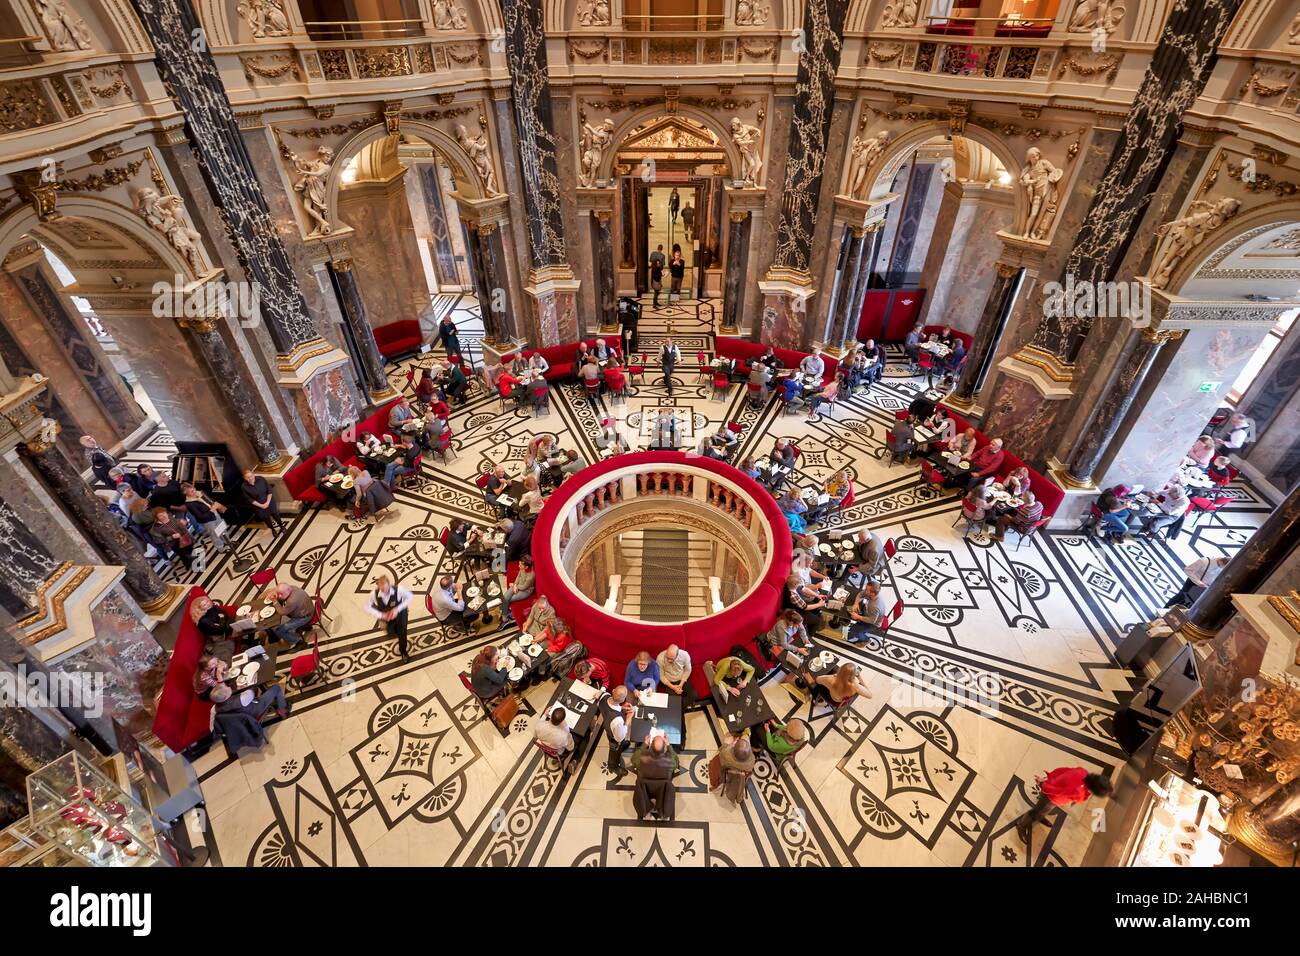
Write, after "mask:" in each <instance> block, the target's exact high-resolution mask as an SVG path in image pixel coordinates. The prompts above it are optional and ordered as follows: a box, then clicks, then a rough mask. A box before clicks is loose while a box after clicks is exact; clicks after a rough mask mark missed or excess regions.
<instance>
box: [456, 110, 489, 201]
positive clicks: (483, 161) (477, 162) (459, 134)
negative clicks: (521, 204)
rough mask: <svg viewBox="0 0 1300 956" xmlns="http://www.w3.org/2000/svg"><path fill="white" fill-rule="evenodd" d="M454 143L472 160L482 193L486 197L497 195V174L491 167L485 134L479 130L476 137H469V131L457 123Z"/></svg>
mask: <svg viewBox="0 0 1300 956" xmlns="http://www.w3.org/2000/svg"><path fill="white" fill-rule="evenodd" d="M456 141H457V142H459V143H460V145H461V148H462V149H464V150H465V152H467V153H469V157H470V159H471V160H473V162H474V168H475V169H476V170H478V178H479V181H480V182H482V183H483V192H484V193H485V194H486V195H488V196H496V195H499V191H498V190H497V174H496V170H495V169H493V167H492V147H491V146H489V145H488V139H487V134H486V133H484V132H482V131H481V130H480V131H479V132H478V133H477V134H476V135H471V134H470V132H469V130H467V129H465V127H464V126H462V125H460V124H459V123H457V124H456Z"/></svg>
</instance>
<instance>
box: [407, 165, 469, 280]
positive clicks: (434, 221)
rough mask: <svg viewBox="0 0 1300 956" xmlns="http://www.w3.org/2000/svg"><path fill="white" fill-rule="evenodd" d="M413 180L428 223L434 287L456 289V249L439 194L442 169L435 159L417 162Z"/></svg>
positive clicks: (458, 278) (448, 218) (443, 201)
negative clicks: (435, 284)
mask: <svg viewBox="0 0 1300 956" xmlns="http://www.w3.org/2000/svg"><path fill="white" fill-rule="evenodd" d="M412 174H413V176H414V181H415V183H416V184H418V186H419V191H420V196H421V198H422V200H423V205H424V210H425V215H426V216H427V217H428V222H429V252H430V253H431V257H432V259H433V274H434V276H435V277H436V278H437V280H438V288H440V289H443V288H446V287H448V286H455V287H456V288H460V275H459V274H458V273H457V271H456V250H455V248H454V247H453V245H452V236H451V224H450V217H449V216H448V215H447V204H446V201H445V200H444V198H443V194H442V170H441V168H440V164H439V163H438V162H437V161H436V160H435V161H434V162H431V163H417V164H415V165H414V166H413V168H412Z"/></svg>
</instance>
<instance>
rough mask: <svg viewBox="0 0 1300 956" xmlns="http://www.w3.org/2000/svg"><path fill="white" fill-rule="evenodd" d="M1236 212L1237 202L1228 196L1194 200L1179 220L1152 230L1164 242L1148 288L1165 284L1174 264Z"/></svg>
mask: <svg viewBox="0 0 1300 956" xmlns="http://www.w3.org/2000/svg"><path fill="white" fill-rule="evenodd" d="M1240 209H1241V202H1240V201H1239V200H1236V199H1233V198H1231V197H1230V196H1225V197H1223V198H1221V199H1197V200H1195V201H1194V202H1193V203H1192V204H1191V205H1190V206H1188V207H1187V215H1185V216H1183V218H1181V219H1174V220H1172V221H1171V222H1167V223H1165V224H1164V225H1163V226H1161V227H1159V228H1158V229H1156V236H1157V237H1158V238H1160V239H1162V240H1165V242H1164V243H1163V246H1162V248H1161V249H1160V251H1159V254H1158V255H1157V256H1156V258H1155V260H1154V263H1153V266H1152V269H1151V287H1152V288H1153V289H1163V288H1164V287H1165V286H1166V285H1168V283H1169V279H1170V277H1171V276H1172V275H1173V271H1174V269H1175V267H1177V265H1178V263H1180V262H1181V261H1182V260H1183V258H1184V257H1185V256H1186V255H1187V254H1188V253H1189V252H1191V251H1192V250H1193V249H1195V248H1196V247H1197V246H1199V245H1200V244H1201V243H1202V242H1204V241H1205V237H1206V236H1208V235H1209V234H1210V233H1212V232H1213V231H1214V230H1215V229H1218V228H1219V227H1220V226H1222V225H1223V224H1224V223H1225V222H1227V221H1228V220H1229V219H1231V218H1232V217H1233V216H1235V215H1236V214H1237V213H1238V212H1239V211H1240Z"/></svg>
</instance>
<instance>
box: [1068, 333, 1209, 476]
mask: <svg viewBox="0 0 1300 956" xmlns="http://www.w3.org/2000/svg"><path fill="white" fill-rule="evenodd" d="M1182 336H1183V330H1182V329H1150V328H1148V329H1130V330H1129V332H1128V335H1127V337H1126V338H1125V341H1124V345H1123V346H1122V350H1121V352H1120V356H1119V357H1118V358H1117V360H1116V362H1115V365H1114V366H1113V368H1112V370H1111V374H1110V376H1109V377H1108V379H1107V381H1106V387H1105V390H1104V391H1103V392H1102V399H1101V401H1099V402H1096V403H1094V404H1093V407H1092V410H1091V411H1090V412H1089V413H1088V414H1087V416H1086V418H1085V420H1084V423H1083V428H1082V430H1081V431H1080V433H1079V434H1080V440H1079V442H1078V443H1077V444H1076V445H1075V448H1074V453H1073V454H1072V455H1070V458H1069V460H1068V461H1067V462H1066V463H1065V464H1066V471H1065V473H1063V474H1060V477H1061V478H1062V479H1063V480H1064V481H1065V482H1066V484H1068V485H1072V486H1074V487H1076V488H1080V487H1088V486H1090V485H1091V483H1092V476H1093V473H1094V472H1095V471H1096V469H1097V466H1098V465H1099V464H1100V463H1101V460H1102V459H1103V458H1104V457H1105V455H1106V452H1107V451H1108V450H1109V449H1110V447H1111V443H1112V441H1113V440H1114V438H1115V435H1116V434H1117V432H1118V431H1119V429H1120V426H1121V425H1122V424H1123V423H1124V420H1125V418H1126V417H1127V416H1128V413H1129V410H1130V409H1131V408H1132V407H1133V403H1134V401H1135V400H1136V399H1137V396H1138V394H1139V393H1140V392H1141V391H1142V386H1143V385H1144V384H1146V380H1147V374H1148V373H1149V372H1150V371H1151V368H1152V366H1153V365H1155V363H1156V359H1157V358H1158V357H1159V355H1160V352H1161V350H1162V349H1163V348H1164V346H1165V345H1166V343H1168V342H1172V341H1174V340H1175V339H1180V338H1182Z"/></svg>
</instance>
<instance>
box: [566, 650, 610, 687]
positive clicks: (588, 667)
mask: <svg viewBox="0 0 1300 956" xmlns="http://www.w3.org/2000/svg"><path fill="white" fill-rule="evenodd" d="M569 677H570V678H572V679H573V680H576V681H579V682H580V683H583V684H588V685H590V686H592V687H600V688H605V687H608V686H609V665H608V664H606V663H605V662H604V660H602V659H601V658H599V657H588V658H585V659H584V660H580V661H578V663H576V664H574V665H573V671H572V672H571V673H570V674H569Z"/></svg>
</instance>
